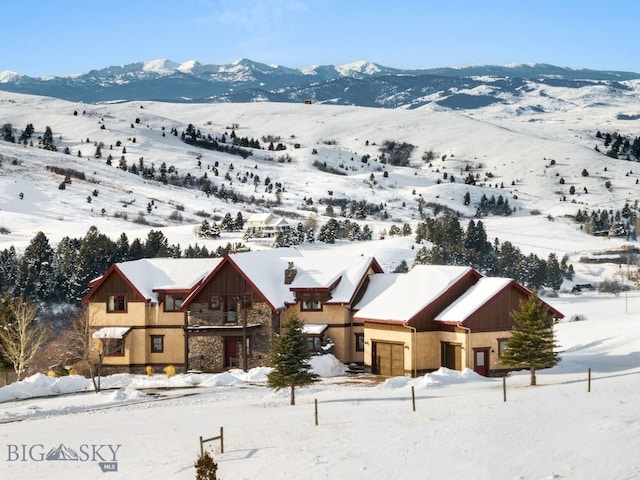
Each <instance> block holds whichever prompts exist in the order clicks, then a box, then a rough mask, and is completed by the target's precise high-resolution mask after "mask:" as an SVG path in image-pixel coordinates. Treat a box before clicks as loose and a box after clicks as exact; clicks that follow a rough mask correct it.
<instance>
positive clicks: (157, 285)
mask: <svg viewBox="0 0 640 480" xmlns="http://www.w3.org/2000/svg"><path fill="white" fill-rule="evenodd" d="M221 261H222V259H221V258H143V259H141V260H134V261H131V262H122V263H117V264H116V267H117V269H118V270H120V271H121V272H122V274H123V275H125V276H126V277H127V279H128V280H129V282H131V284H132V285H133V286H134V287H135V288H136V289H137V290H138V291H139V292H140V294H141V295H142V296H143V297H144V298H145V299H147V300H150V301H157V300H158V294H157V291H158V290H190V289H192V288H193V287H194V286H196V285H197V284H198V283H199V282H200V281H202V280H203V279H204V278H205V277H206V276H207V275H208V274H209V273H211V272H212V271H213V269H214V268H215V267H216V266H218V264H219V263H220V262H221Z"/></svg>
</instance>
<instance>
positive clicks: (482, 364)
mask: <svg viewBox="0 0 640 480" xmlns="http://www.w3.org/2000/svg"><path fill="white" fill-rule="evenodd" d="M473 371H474V372H476V373H478V374H480V375H482V376H483V377H488V376H489V349H488V348H474V349H473Z"/></svg>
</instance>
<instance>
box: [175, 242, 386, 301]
mask: <svg viewBox="0 0 640 480" xmlns="http://www.w3.org/2000/svg"><path fill="white" fill-rule="evenodd" d="M226 263H228V264H230V265H232V266H233V268H234V269H235V270H236V271H237V272H238V274H239V275H241V276H242V277H243V278H244V279H245V280H246V281H247V282H248V283H249V284H250V285H252V286H253V288H255V289H256V290H257V291H258V292H259V294H260V295H261V296H262V297H263V298H264V300H265V301H266V302H267V303H268V304H269V306H270V307H271V308H272V310H276V311H277V310H281V309H283V308H286V306H287V305H290V304H293V303H295V301H296V299H295V291H300V290H314V289H315V290H327V291H331V299H330V300H329V302H328V303H337V304H343V303H347V304H348V303H351V302H352V301H353V299H354V298H355V295H356V294H357V292H358V289H359V288H360V286H361V285H362V283H363V282H364V281H365V279H366V277H367V273H368V271H369V269H370V268H371V269H373V271H374V272H382V268H381V267H380V265H379V264H378V262H377V261H376V259H375V258H373V257H341V258H327V257H303V256H302V254H301V253H300V252H299V251H298V250H296V249H295V248H276V249H267V250H257V251H252V252H244V253H237V254H231V255H229V256H227V257H225V259H224V261H223V262H222V263H221V264H220V265H218V266H217V268H216V269H215V270H213V271H212V272H211V273H209V275H208V276H207V278H205V279H204V280H203V281H202V283H201V284H200V285H199V287H198V288H196V289H195V290H194V291H193V292H192V293H191V294H190V295H189V296H188V297H187V298H186V299H185V301H184V303H183V307H182V308H183V309H188V305H189V303H190V302H191V301H192V300H193V298H195V297H196V296H197V295H198V293H199V292H200V291H201V290H202V289H203V288H205V286H206V285H207V283H208V282H209V281H210V280H211V279H212V278H213V277H214V276H215V275H216V274H217V272H218V271H219V270H220V269H221V268H222V265H224V264H226ZM291 263H293V265H294V268H295V269H296V271H297V274H296V276H295V278H294V280H293V282H292V283H291V284H289V285H287V284H286V283H285V282H284V272H285V270H286V269H287V268H288V266H289V265H290V264H291Z"/></svg>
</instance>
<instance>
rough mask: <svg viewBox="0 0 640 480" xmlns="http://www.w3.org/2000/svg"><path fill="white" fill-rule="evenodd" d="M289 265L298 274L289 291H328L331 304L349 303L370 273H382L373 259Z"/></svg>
mask: <svg viewBox="0 0 640 480" xmlns="http://www.w3.org/2000/svg"><path fill="white" fill-rule="evenodd" d="M290 261H292V262H293V265H294V268H295V269H296V270H297V274H296V276H295V278H294V280H293V282H291V284H290V285H289V286H288V287H289V289H290V290H291V291H293V292H295V291H304V290H326V291H331V299H330V300H329V301H327V303H331V304H349V303H351V302H352V301H353V299H354V297H355V295H356V293H357V292H358V289H359V287H360V285H362V282H363V281H364V279H365V278H366V276H367V272H368V271H369V269H370V268H371V269H372V270H373V271H374V272H376V273H380V272H382V267H380V265H379V264H378V262H377V260H376V259H375V258H373V257H364V256H361V257H348V258H347V257H330V258H327V257H302V258H296V259H290Z"/></svg>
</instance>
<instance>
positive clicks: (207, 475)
mask: <svg viewBox="0 0 640 480" xmlns="http://www.w3.org/2000/svg"><path fill="white" fill-rule="evenodd" d="M194 466H195V467H196V480H217V478H218V476H217V473H216V472H217V471H218V464H217V463H216V462H214V461H213V457H212V456H211V455H209V452H203V453H202V455H200V456H199V457H198V460H196V463H195V464H194Z"/></svg>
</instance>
